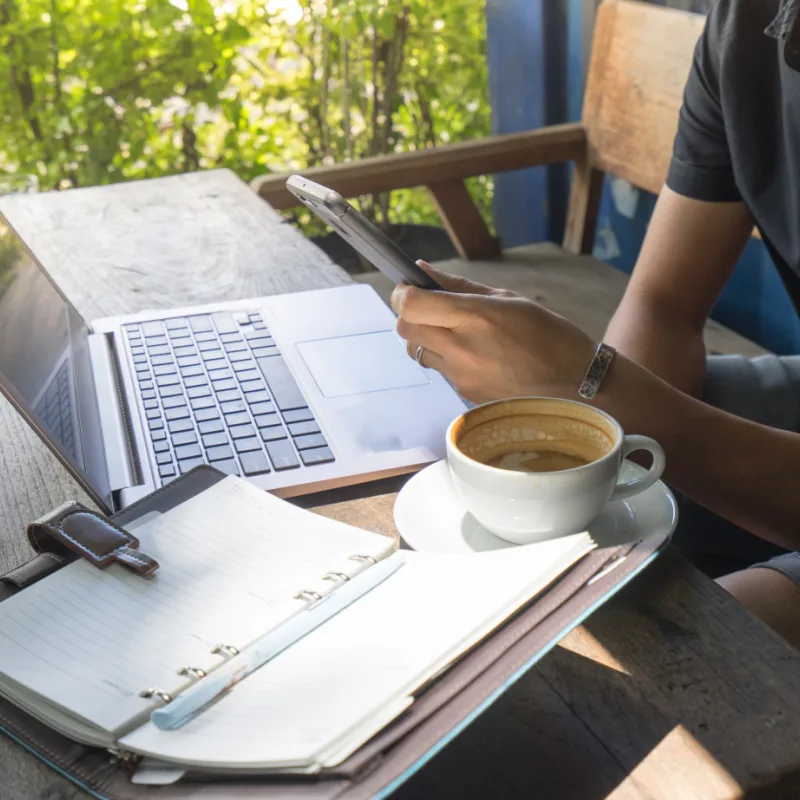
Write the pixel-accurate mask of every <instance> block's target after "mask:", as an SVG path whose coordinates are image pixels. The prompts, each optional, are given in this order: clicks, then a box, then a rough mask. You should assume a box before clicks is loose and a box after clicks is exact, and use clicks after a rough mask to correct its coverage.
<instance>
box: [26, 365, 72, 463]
mask: <svg viewBox="0 0 800 800" xmlns="http://www.w3.org/2000/svg"><path fill="white" fill-rule="evenodd" d="M34 411H35V412H36V416H37V417H38V418H39V421H40V422H41V424H42V425H43V426H44V427H45V428H46V429H47V430H48V431H49V433H50V435H51V436H52V437H53V438H54V439H55V440H56V441H58V442H60V443H61V445H62V446H63V447H64V449H65V450H66V451H67V452H68V453H69V454H70V455H71V456H72V458H77V454H76V453H75V428H74V426H73V423H72V401H71V399H70V393H69V361H66V360H65V361H64V362H63V363H62V364H61V366H60V367H59V368H58V370H56V374H55V375H54V376H53V379H52V380H51V381H50V385H49V386H48V387H47V389H46V391H45V393H44V394H43V395H42V396H41V398H40V399H39V402H38V403H37V404H36V408H35V409H34Z"/></svg>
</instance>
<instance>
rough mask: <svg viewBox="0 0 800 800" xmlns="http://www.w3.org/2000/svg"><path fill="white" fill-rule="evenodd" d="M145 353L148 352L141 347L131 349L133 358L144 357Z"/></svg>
mask: <svg viewBox="0 0 800 800" xmlns="http://www.w3.org/2000/svg"><path fill="white" fill-rule="evenodd" d="M145 352H146V351H145V349H144V347H141V346H139V345H136V346H134V347H131V355H132V356H143V355H144V354H145Z"/></svg>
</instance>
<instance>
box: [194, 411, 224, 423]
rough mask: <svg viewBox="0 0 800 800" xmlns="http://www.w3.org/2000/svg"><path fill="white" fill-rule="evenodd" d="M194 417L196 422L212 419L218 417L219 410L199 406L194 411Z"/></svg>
mask: <svg viewBox="0 0 800 800" xmlns="http://www.w3.org/2000/svg"><path fill="white" fill-rule="evenodd" d="M194 418H195V419H196V420H197V421H198V422H209V421H211V420H212V419H219V411H217V409H216V408H200V409H198V410H197V411H195V412H194Z"/></svg>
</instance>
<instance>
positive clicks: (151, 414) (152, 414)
mask: <svg viewBox="0 0 800 800" xmlns="http://www.w3.org/2000/svg"><path fill="white" fill-rule="evenodd" d="M160 418H161V410H160V409H159V408H158V406H156V407H155V408H151V409H148V410H147V419H160Z"/></svg>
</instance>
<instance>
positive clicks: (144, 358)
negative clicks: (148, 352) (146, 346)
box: [133, 356, 147, 364]
mask: <svg viewBox="0 0 800 800" xmlns="http://www.w3.org/2000/svg"><path fill="white" fill-rule="evenodd" d="M133 363H134V364H146V363H147V356H134V357H133Z"/></svg>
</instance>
